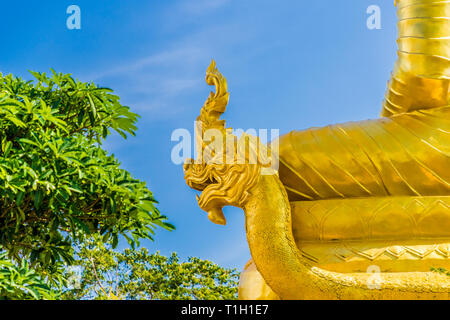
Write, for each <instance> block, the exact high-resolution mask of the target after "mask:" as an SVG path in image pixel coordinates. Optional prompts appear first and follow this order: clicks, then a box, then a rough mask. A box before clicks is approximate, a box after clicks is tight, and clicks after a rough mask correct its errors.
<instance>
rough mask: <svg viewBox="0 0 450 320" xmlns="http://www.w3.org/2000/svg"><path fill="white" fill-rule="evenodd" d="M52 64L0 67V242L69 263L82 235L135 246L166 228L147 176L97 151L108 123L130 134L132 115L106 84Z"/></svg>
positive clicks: (42, 261)
mask: <svg viewBox="0 0 450 320" xmlns="http://www.w3.org/2000/svg"><path fill="white" fill-rule="evenodd" d="M52 72H53V74H52V76H47V75H46V74H45V73H36V72H32V74H33V76H34V77H35V78H36V80H35V81H24V80H22V79H20V78H15V77H13V76H11V75H8V76H2V75H1V74H0V245H2V246H3V247H4V248H5V249H6V250H7V251H8V253H9V256H10V257H12V258H14V259H15V260H17V261H21V260H22V259H28V260H29V261H30V262H31V264H33V265H39V266H51V265H53V264H56V263H58V262H60V261H64V262H65V263H71V262H72V260H73V250H72V245H73V243H74V242H76V241H77V240H81V239H83V238H84V236H85V235H86V234H90V233H93V232H96V233H97V232H98V233H100V234H101V235H102V237H103V241H105V242H110V243H112V245H113V247H115V246H116V245H117V243H118V239H119V236H120V235H122V236H124V237H126V239H127V240H128V241H129V243H130V244H131V245H132V246H134V245H135V244H139V239H142V238H147V239H152V234H153V232H154V228H155V227H157V226H159V227H162V228H166V229H172V228H173V226H172V225H170V224H169V223H167V222H166V217H164V216H163V215H161V214H160V212H159V211H158V209H157V208H156V207H155V204H156V203H157V202H156V200H155V199H154V198H153V195H152V193H151V192H150V191H149V190H148V188H147V187H146V184H145V182H142V181H139V180H137V179H134V178H133V177H132V176H131V174H130V173H129V172H127V171H125V170H123V169H121V168H120V163H119V162H118V161H117V159H116V158H115V157H114V156H113V155H110V154H108V153H107V152H106V151H105V150H104V149H102V141H103V140H104V139H105V138H106V137H107V136H108V135H109V134H110V133H111V132H112V131H116V132H118V133H119V134H120V135H122V136H123V137H124V138H126V135H127V134H131V135H134V133H135V130H136V126H135V124H136V121H137V119H138V115H136V114H134V113H132V112H130V110H129V108H128V107H126V106H123V105H121V104H120V101H119V97H118V96H116V95H114V94H113V93H112V90H110V89H108V88H101V87H98V86H96V85H94V84H93V83H83V82H80V81H78V80H74V79H73V78H72V77H71V76H70V75H67V74H66V75H64V74H57V73H55V72H54V71H53V70H52Z"/></svg>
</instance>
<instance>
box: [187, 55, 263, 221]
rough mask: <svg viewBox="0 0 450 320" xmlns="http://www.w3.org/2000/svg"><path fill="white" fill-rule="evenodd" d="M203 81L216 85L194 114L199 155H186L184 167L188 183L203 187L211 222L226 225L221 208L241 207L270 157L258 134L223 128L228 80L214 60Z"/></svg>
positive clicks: (202, 198)
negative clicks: (195, 116) (221, 117)
mask: <svg viewBox="0 0 450 320" xmlns="http://www.w3.org/2000/svg"><path fill="white" fill-rule="evenodd" d="M206 82H207V83H208V84H209V85H215V87H216V92H215V93H214V92H211V94H210V95H209V97H208V99H207V100H206V102H205V104H204V105H203V108H202V109H201V112H200V116H199V117H198V118H197V122H196V142H197V147H198V149H197V154H198V156H199V158H198V159H197V160H196V161H194V160H192V159H187V160H186V162H185V164H184V166H183V169H184V175H185V180H186V183H187V185H188V186H189V187H191V188H193V189H195V190H198V191H202V193H201V195H200V196H197V201H198V204H199V206H200V208H201V209H203V210H204V211H206V212H207V213H208V218H209V219H210V220H211V221H212V222H214V223H216V224H221V225H225V224H226V219H225V216H224V214H223V212H222V208H223V207H225V206H236V207H240V208H243V207H244V205H245V203H246V201H247V200H248V198H249V197H250V196H251V190H252V187H253V186H254V185H255V184H256V183H257V181H258V178H259V176H260V173H261V169H262V168H264V167H267V165H264V164H266V163H269V161H268V159H267V157H265V156H264V155H266V154H267V152H265V153H264V152H262V151H263V150H266V149H265V146H264V145H263V144H262V143H260V141H259V139H258V138H256V137H253V136H250V135H247V134H243V135H242V136H241V137H240V138H239V139H238V138H237V137H236V136H234V135H233V134H232V129H227V128H225V121H224V120H220V119H219V118H220V116H221V115H222V114H223V113H224V112H225V110H226V106H227V104H228V99H229V93H228V92H227V81H226V79H225V77H223V76H222V74H221V73H220V72H219V71H218V70H217V68H216V65H215V62H214V60H213V61H212V62H211V65H210V66H209V67H208V70H207V72H206ZM252 160H253V161H252Z"/></svg>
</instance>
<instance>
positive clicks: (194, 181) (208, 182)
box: [183, 159, 227, 225]
mask: <svg viewBox="0 0 450 320" xmlns="http://www.w3.org/2000/svg"><path fill="white" fill-rule="evenodd" d="M183 168H184V177H185V180H186V183H187V184H188V186H190V187H191V188H192V189H194V190H197V191H202V193H201V194H200V196H199V195H196V198H197V202H198V205H199V207H200V208H201V209H203V210H204V211H206V212H207V213H208V218H209V220H211V222H213V223H215V224H220V225H225V224H226V223H227V220H226V219H225V216H224V215H223V212H222V208H223V207H224V206H226V205H227V203H226V202H225V201H224V200H223V199H224V197H225V196H226V192H225V190H223V189H222V188H223V185H222V184H221V181H220V178H218V177H217V176H216V175H215V174H214V172H215V170H211V169H212V168H211V167H209V166H208V165H206V164H198V163H194V161H193V160H192V159H189V160H187V161H186V163H185V164H184V167H183Z"/></svg>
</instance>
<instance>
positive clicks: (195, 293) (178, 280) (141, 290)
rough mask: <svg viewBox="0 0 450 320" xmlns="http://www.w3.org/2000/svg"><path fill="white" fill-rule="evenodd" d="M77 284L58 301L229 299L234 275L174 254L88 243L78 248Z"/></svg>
mask: <svg viewBox="0 0 450 320" xmlns="http://www.w3.org/2000/svg"><path fill="white" fill-rule="evenodd" d="M78 254H79V257H80V259H79V260H78V264H79V267H80V273H79V274H78V276H79V280H78V281H72V283H73V286H74V289H72V290H67V291H66V292H65V293H64V294H63V299H100V300H102V299H123V300H125V299H127V300H135V299H146V300H148V299H155V300H193V299H194V300H217V299H221V300H222V299H226V300H232V299H236V298H237V287H238V277H239V273H238V272H237V271H236V270H234V269H225V268H222V267H220V266H218V265H216V264H214V263H212V262H210V261H207V260H202V259H199V258H189V259H188V261H185V262H181V261H180V259H179V257H178V256H177V254H175V253H173V254H172V255H171V256H170V257H165V256H162V255H160V254H159V253H155V254H150V253H149V252H148V250H147V249H145V248H142V249H140V250H133V249H125V250H124V251H123V252H118V251H114V250H112V249H111V248H110V247H109V246H107V245H106V246H105V245H104V244H103V243H101V242H99V241H90V242H87V243H85V244H84V246H83V247H81V248H80V250H79V253H78ZM75 284H76V285H75Z"/></svg>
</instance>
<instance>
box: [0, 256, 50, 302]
mask: <svg viewBox="0 0 450 320" xmlns="http://www.w3.org/2000/svg"><path fill="white" fill-rule="evenodd" d="M58 298H59V294H58V291H55V290H53V289H51V288H50V287H49V286H48V285H47V283H46V281H45V280H44V279H43V278H42V277H41V276H39V275H38V274H37V273H36V271H35V270H33V269H31V268H30V266H29V264H28V262H26V261H22V263H21V264H20V265H19V266H17V265H15V264H14V263H13V262H11V261H10V260H8V259H7V257H6V253H1V254H0V300H40V299H45V300H53V299H58Z"/></svg>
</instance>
